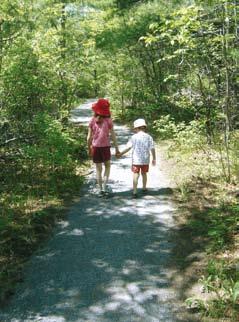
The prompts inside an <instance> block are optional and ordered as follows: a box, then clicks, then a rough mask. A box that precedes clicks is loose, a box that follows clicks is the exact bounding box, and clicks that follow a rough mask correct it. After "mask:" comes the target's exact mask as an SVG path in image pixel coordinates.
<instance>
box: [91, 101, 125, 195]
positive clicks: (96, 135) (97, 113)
mask: <svg viewBox="0 0 239 322" xmlns="http://www.w3.org/2000/svg"><path fill="white" fill-rule="evenodd" d="M92 110H93V112H94V116H93V118H92V119H91V120H90V123H89V130H88V135H87V145H88V151H89V155H90V157H92V159H93V162H94V163H95V165H96V180H97V183H98V186H99V195H100V196H104V195H107V194H108V191H107V183H108V179H109V175H110V160H111V153H110V136H111V138H112V141H113V144H114V147H115V150H116V155H118V153H119V149H118V145H117V141H116V136H115V132H114V128H113V122H112V119H111V117H110V103H109V101H108V100H107V99H104V98H100V99H98V101H97V102H96V103H94V104H93V105H92ZM103 165H104V167H105V171H104V175H103V178H102V171H103Z"/></svg>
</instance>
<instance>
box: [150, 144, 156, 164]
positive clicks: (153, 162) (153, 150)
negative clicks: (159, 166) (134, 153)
mask: <svg viewBox="0 0 239 322" xmlns="http://www.w3.org/2000/svg"><path fill="white" fill-rule="evenodd" d="M151 154H152V158H153V160H152V164H153V165H155V164H156V152H155V148H152V149H151Z"/></svg>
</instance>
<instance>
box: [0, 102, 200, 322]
mask: <svg viewBox="0 0 239 322" xmlns="http://www.w3.org/2000/svg"><path fill="white" fill-rule="evenodd" d="M91 103H92V101H87V102H86V103H85V104H82V105H81V106H80V107H78V108H77V109H75V110H73V111H72V116H71V121H72V122H82V125H86V124H87V123H88V121H89V118H90V115H91V110H90V106H91ZM115 130H116V134H117V137H118V139H119V143H120V144H121V146H120V148H121V149H122V148H123V146H124V144H125V143H126V141H127V139H128V137H129V135H131V133H130V130H129V129H128V128H127V127H125V126H121V125H116V126H115ZM157 162H158V164H160V159H159V156H158V160H157ZM112 163H113V164H112V169H111V176H110V178H111V180H110V184H111V187H112V189H113V192H114V194H113V197H112V198H109V199H100V198H99V197H97V196H96V195H95V193H94V177H95V173H93V174H92V175H91V176H89V178H88V182H87V183H86V184H85V186H84V187H83V188H82V190H81V192H80V200H79V202H77V203H75V204H74V205H73V206H72V208H71V209H70V211H69V214H68V216H67V218H66V219H65V220H63V221H60V222H59V223H58V225H57V228H56V231H55V233H54V235H53V237H52V238H51V239H50V240H49V241H48V242H47V243H46V245H45V246H44V247H43V248H42V249H40V250H39V251H38V252H37V253H36V254H35V255H34V256H33V257H32V258H31V260H30V261H29V263H28V264H27V267H26V269H25V276H24V282H23V283H21V284H20V285H19V286H18V287H17V291H16V294H15V295H14V296H13V297H12V299H11V301H10V303H9V305H8V306H7V307H6V308H5V309H4V310H3V311H1V313H0V321H1V322H10V321H11V322H28V321H34V322H37V321H44V322H159V321H165V322H176V321H184V322H189V321H196V319H193V318H191V317H190V318H189V317H187V318H185V314H184V312H185V307H184V305H183V302H182V301H181V298H180V297H181V295H180V289H176V288H175V286H174V285H173V283H172V276H173V275H174V274H177V268H176V267H175V265H173V264H172V250H173V247H174V242H173V241H172V238H170V236H171V231H172V229H173V228H174V226H175V223H174V220H173V214H174V212H175V210H176V209H175V207H174V205H173V203H172V200H171V196H170V194H167V192H168V191H170V184H169V180H168V179H167V178H166V177H165V176H164V174H163V172H162V171H161V170H160V168H159V165H157V166H156V167H151V168H150V172H149V178H148V186H149V189H150V192H149V194H148V195H146V196H143V195H142V196H141V197H140V198H139V199H136V200H134V199H132V198H131V186H132V175H131V172H130V154H128V155H127V156H126V157H124V158H122V159H120V160H117V159H115V158H114V157H113V160H112Z"/></svg>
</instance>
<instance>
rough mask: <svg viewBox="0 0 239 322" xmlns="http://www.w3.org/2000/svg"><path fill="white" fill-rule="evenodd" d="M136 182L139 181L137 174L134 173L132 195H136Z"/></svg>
mask: <svg viewBox="0 0 239 322" xmlns="http://www.w3.org/2000/svg"><path fill="white" fill-rule="evenodd" d="M138 181H139V173H134V174H133V194H136V193H137V187H138Z"/></svg>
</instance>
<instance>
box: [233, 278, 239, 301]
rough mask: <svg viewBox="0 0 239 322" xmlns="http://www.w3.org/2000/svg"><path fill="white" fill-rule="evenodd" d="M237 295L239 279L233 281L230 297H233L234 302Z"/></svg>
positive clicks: (238, 294)
mask: <svg viewBox="0 0 239 322" xmlns="http://www.w3.org/2000/svg"><path fill="white" fill-rule="evenodd" d="M238 297H239V281H238V282H236V283H235V285H234V287H233V290H232V299H233V302H234V303H235V302H236V300H237V299H238Z"/></svg>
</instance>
